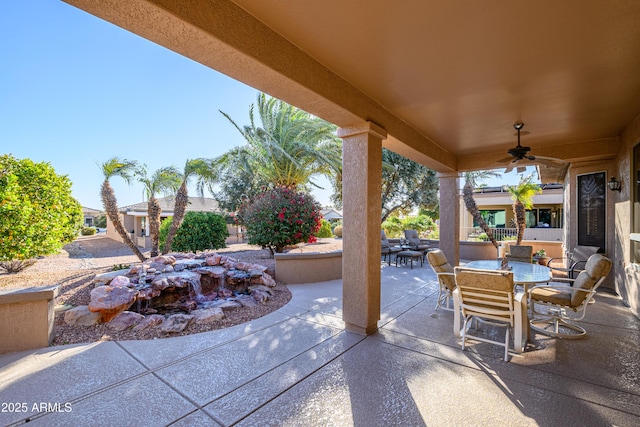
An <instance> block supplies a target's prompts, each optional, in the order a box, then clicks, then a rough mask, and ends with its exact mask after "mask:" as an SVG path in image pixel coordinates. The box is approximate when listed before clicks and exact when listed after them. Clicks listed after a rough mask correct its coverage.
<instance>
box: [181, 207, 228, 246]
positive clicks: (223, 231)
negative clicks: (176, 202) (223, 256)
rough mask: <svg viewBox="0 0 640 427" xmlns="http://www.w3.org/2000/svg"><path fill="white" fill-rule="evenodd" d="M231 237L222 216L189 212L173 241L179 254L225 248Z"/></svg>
mask: <svg viewBox="0 0 640 427" xmlns="http://www.w3.org/2000/svg"><path fill="white" fill-rule="evenodd" d="M228 236H229V232H228V231H227V223H226V221H225V220H224V217H223V216H222V215H218V214H214V213H212V212H187V213H186V214H185V216H184V221H182V224H181V225H180V228H178V232H177V233H176V237H175V238H174V239H173V249H174V250H176V251H179V252H197V251H205V250H208V249H219V248H224V247H225V246H226V245H225V240H226V238H227V237H228Z"/></svg>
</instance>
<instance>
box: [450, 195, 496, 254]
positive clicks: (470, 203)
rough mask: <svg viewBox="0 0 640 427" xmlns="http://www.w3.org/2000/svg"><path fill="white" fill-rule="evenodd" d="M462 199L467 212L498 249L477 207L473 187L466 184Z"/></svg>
mask: <svg viewBox="0 0 640 427" xmlns="http://www.w3.org/2000/svg"><path fill="white" fill-rule="evenodd" d="M462 199H463V200H464V205H465V206H466V208H467V211H468V212H469V213H470V214H471V216H472V217H473V219H474V220H475V222H477V223H478V225H479V226H480V228H482V230H483V231H484V232H485V233H487V237H488V238H489V240H490V241H491V243H493V246H494V247H496V248H498V242H497V241H496V239H495V237H493V232H492V231H491V228H489V226H488V225H487V223H486V222H485V220H484V218H482V214H480V210H479V209H478V206H477V205H476V201H475V199H474V198H473V187H471V185H467V184H466V183H465V185H464V187H462ZM440 238H442V236H440Z"/></svg>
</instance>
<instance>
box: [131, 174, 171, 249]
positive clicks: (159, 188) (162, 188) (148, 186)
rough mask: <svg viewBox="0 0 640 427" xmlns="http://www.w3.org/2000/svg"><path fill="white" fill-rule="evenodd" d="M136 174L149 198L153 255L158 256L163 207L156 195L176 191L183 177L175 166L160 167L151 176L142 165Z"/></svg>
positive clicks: (148, 212) (148, 209)
mask: <svg viewBox="0 0 640 427" xmlns="http://www.w3.org/2000/svg"><path fill="white" fill-rule="evenodd" d="M136 176H137V177H138V181H139V182H141V183H142V185H143V186H144V187H143V188H144V193H145V196H146V198H147V217H148V218H149V236H150V237H151V256H152V257H156V256H158V253H159V252H158V249H159V245H160V241H159V233H160V216H161V215H162V208H161V207H160V202H159V201H158V199H157V198H156V195H157V194H159V193H165V195H166V194H168V193H169V192H175V191H176V190H177V189H178V187H179V186H180V182H181V180H182V178H181V175H180V172H178V170H177V169H176V168H174V167H164V168H160V169H158V170H157V171H155V172H154V173H153V174H152V175H151V176H149V174H148V173H147V167H146V166H142V167H140V168H138V170H137V171H136ZM176 203H177V200H176Z"/></svg>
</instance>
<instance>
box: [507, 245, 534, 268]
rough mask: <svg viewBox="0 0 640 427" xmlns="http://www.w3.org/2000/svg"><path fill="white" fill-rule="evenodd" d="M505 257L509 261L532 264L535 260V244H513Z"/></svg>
mask: <svg viewBox="0 0 640 427" xmlns="http://www.w3.org/2000/svg"><path fill="white" fill-rule="evenodd" d="M505 257H506V258H507V261H517V262H527V263H529V264H531V262H532V261H533V246H526V245H511V246H509V252H507V253H506V254H505Z"/></svg>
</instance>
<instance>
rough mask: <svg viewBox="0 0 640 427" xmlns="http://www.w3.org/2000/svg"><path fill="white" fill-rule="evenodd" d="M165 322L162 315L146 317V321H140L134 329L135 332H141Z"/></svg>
mask: <svg viewBox="0 0 640 427" xmlns="http://www.w3.org/2000/svg"><path fill="white" fill-rule="evenodd" d="M162 322H164V316H161V315H160V314H152V315H150V316H146V317H145V318H144V319H142V320H141V321H140V323H138V324H137V325H136V326H134V327H133V330H134V331H140V330H143V329H147V328H150V327H152V326H158V325H160V324H162Z"/></svg>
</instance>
